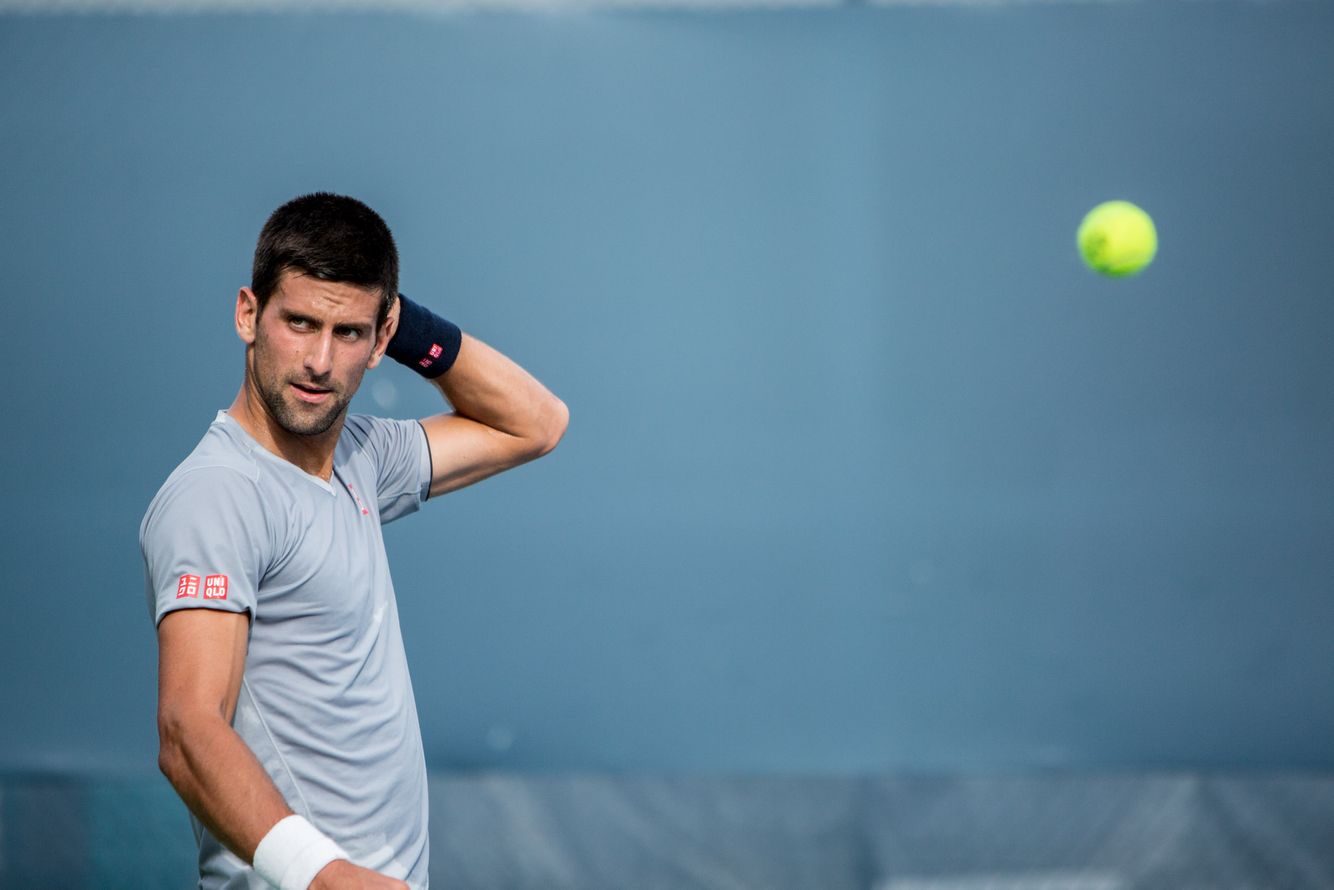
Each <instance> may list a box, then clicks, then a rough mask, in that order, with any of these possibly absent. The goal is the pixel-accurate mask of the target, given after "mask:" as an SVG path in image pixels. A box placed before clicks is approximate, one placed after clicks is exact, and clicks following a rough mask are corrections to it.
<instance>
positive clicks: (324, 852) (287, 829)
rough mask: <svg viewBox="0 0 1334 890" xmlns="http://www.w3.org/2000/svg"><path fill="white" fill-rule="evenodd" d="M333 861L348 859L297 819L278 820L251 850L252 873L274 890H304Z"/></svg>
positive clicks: (298, 817) (339, 850) (328, 840)
mask: <svg viewBox="0 0 1334 890" xmlns="http://www.w3.org/2000/svg"><path fill="white" fill-rule="evenodd" d="M335 859H349V857H348V855H347V853H346V852H345V851H344V850H343V848H342V847H340V846H338V845H337V844H336V843H334V842H333V840H331V839H330V838H329V837H328V836H326V835H325V834H323V833H322V832H321V831H320V830H319V829H318V828H316V827H315V826H314V825H311V824H310V822H308V821H306V819H304V818H303V817H301V816H297V815H292V816H286V817H284V818H282V819H279V820H278V822H277V823H275V824H274V826H273V827H272V828H270V829H269V832H268V834H266V835H264V838H263V839H262V840H261V841H260V842H259V846H257V847H256V848H255V856H254V862H253V865H254V867H255V871H256V873H258V874H259V876H260V877H261V878H263V879H264V880H266V881H268V882H269V883H270V884H272V885H273V886H274V887H276V888H277V890H307V888H308V887H309V886H310V884H311V882H312V881H314V880H315V875H317V874H319V872H320V870H321V869H322V868H324V867H325V866H326V865H328V864H329V863H330V862H333V861H334V860H335Z"/></svg>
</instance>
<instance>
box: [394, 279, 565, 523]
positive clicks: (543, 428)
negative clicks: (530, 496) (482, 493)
mask: <svg viewBox="0 0 1334 890" xmlns="http://www.w3.org/2000/svg"><path fill="white" fill-rule="evenodd" d="M391 319H392V323H391V326H390V330H391V332H392V333H393V336H394V337H395V339H394V340H393V341H392V342H391V344H390V347H389V355H390V356H391V357H392V358H394V359H396V360H398V361H400V362H402V363H403V364H405V365H407V366H408V367H412V368H414V369H416V370H418V372H419V373H422V374H423V376H426V377H428V378H429V379H430V380H431V381H432V382H433V383H434V384H435V385H436V387H437V388H438V389H439V390H440V392H441V393H442V394H443V395H444V397H445V398H446V399H447V400H448V401H449V403H450V405H452V406H453V407H454V412H453V413H451V414H437V415H435V416H433V417H428V418H426V419H424V420H422V422H421V423H422V428H423V429H425V430H426V439H427V442H428V443H429V444H430V449H431V470H432V472H431V496H432V497H434V496H436V495H440V494H444V493H445V492H447V491H454V490H455V489H458V488H463V487H464V486H466V485H471V484H472V483H474V482H478V481H480V480H482V479H485V478H486V477H488V476H493V475H495V474H496V473H499V472H502V471H503V470H508V469H510V468H511V467H516V466H518V465H519V464H522V463H525V462H527V461H530V460H534V459H536V458H539V457H541V456H542V455H544V454H546V453H548V452H549V451H551V449H553V448H555V447H556V444H557V443H558V442H559V441H560V440H561V437H562V436H564V435H565V429H566V427H567V426H568V425H569V418H570V414H569V410H568V409H567V408H566V407H565V403H564V402H562V401H561V400H560V399H558V398H556V396H554V395H552V394H551V392H550V391H549V390H548V389H547V388H546V387H545V386H543V385H542V384H541V383H540V382H538V381H537V379H536V378H534V377H533V376H532V375H531V374H529V373H528V372H527V371H525V370H524V369H523V368H521V367H519V365H517V364H516V363H515V362H513V361H512V360H510V359H509V358H507V357H506V356H504V355H502V354H501V353H500V352H498V351H497V350H495V349H492V348H491V347H490V346H488V345H486V344H485V343H483V342H482V341H481V340H478V339H477V338H475V337H472V336H469V335H468V334H463V333H461V332H460V331H459V330H458V328H456V327H454V326H453V325H451V324H450V323H449V322H446V321H444V320H443V319H441V318H439V317H438V316H435V315H434V314H433V313H431V312H430V311H429V310H426V309H424V308H423V307H421V306H418V305H417V304H415V303H412V302H411V301H409V300H407V299H406V298H405V297H402V296H401V295H400V297H399V299H398V300H397V301H395V305H394V310H393V312H392V313H391ZM441 366H444V367H446V368H447V370H446V371H445V372H444V373H440V372H439V369H440V367H441Z"/></svg>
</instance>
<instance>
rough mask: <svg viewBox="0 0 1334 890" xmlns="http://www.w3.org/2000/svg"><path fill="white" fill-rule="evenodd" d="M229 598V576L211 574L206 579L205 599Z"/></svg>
mask: <svg viewBox="0 0 1334 890" xmlns="http://www.w3.org/2000/svg"><path fill="white" fill-rule="evenodd" d="M226 598H227V576H226V575H209V576H208V577H207V578H205V579H204V599H206V600H225V599H226Z"/></svg>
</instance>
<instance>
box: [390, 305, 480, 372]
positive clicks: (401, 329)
mask: <svg viewBox="0 0 1334 890" xmlns="http://www.w3.org/2000/svg"><path fill="white" fill-rule="evenodd" d="M462 345H463V332H462V331H461V330H459V327H458V325H456V324H454V323H452V322H448V321H445V320H444V319H443V318H441V317H440V316H438V315H436V314H435V313H434V312H432V311H431V310H430V309H427V308H426V307H425V306H421V305H418V304H417V303H414V302H412V301H411V300H409V299H408V298H407V297H405V296H404V295H403V294H399V295H398V329H397V330H396V331H394V337H393V339H392V340H390V341H389V348H388V349H386V350H385V355H387V356H389V357H390V358H391V359H393V360H394V361H396V362H398V363H400V364H403V365H407V366H408V367H409V368H411V369H412V370H414V371H416V372H417V373H418V374H420V375H422V376H423V377H426V378H428V379H432V380H433V379H435V378H436V377H439V376H440V375H441V374H443V373H445V372H446V371H448V370H449V369H450V368H451V367H453V365H454V360H455V359H456V358H458V357H459V347H460V346H462Z"/></svg>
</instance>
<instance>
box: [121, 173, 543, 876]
mask: <svg viewBox="0 0 1334 890" xmlns="http://www.w3.org/2000/svg"><path fill="white" fill-rule="evenodd" d="M236 331H237V333H238V334H239V335H240V337H241V340H242V341H243V342H244V343H245V378H244V382H243V383H242V385H241V390H240V393H239V394H238V395H237V397H236V400H235V401H234V402H233V403H232V405H231V407H230V408H228V409H227V410H226V411H220V412H218V416H217V419H216V420H214V421H213V423H212V425H211V426H210V427H209V429H208V431H207V433H206V434H205V435H204V438H203V439H202V440H201V441H200V443H199V445H198V446H197V447H196V448H195V450H194V451H193V452H192V453H191V454H190V456H189V457H188V458H186V460H185V461H184V462H183V463H182V464H181V465H180V466H179V467H177V468H176V470H175V471H174V472H173V473H172V474H171V476H170V477H169V478H168V479H167V481H166V483H164V485H163V486H162V488H161V490H159V492H158V493H157V496H156V497H155V498H154V499H153V501H152V503H151V504H150V505H149V508H148V512H147V513H146V514H145V516H144V521H143V524H142V525H141V527H140V533H139V539H140V547H141V549H142V551H143V556H144V564H145V570H146V575H147V582H148V583H147V593H148V604H149V610H150V612H151V614H152V615H153V617H154V620H155V622H156V623H157V635H158V648H159V669H158V732H159V735H160V740H161V748H160V753H159V764H160V766H161V769H162V771H163V773H164V774H165V775H166V776H167V778H168V779H169V780H170V781H171V783H172V785H173V786H174V787H175V789H176V791H177V793H179V794H180V796H181V799H182V800H184V801H185V804H186V806H187V807H189V809H190V812H191V814H192V818H191V822H192V824H193V826H194V830H195V836H196V839H197V840H198V842H199V867H200V883H199V886H200V888H201V890H214V888H227V890H235V888H268V887H269V886H273V887H277V888H280V890H308V888H309V890H334V888H405V887H410V888H414V890H417V888H425V887H426V886H427V859H428V856H427V853H428V851H427V825H426V820H427V789H426V767H425V760H424V757H423V755H422V744H421V735H420V730H419V727H418V721H417V712H416V706H415V703H414V700H413V695H412V687H411V684H410V682H409V678H408V668H407V661H406V658H405V656H404V652H403V641H402V636H401V634H400V630H399V622H398V609H397V604H396V601H395V596H394V588H393V584H392V582H391V581H390V577H389V568H388V563H387V560H386V557H385V551H384V542H383V539H382V537H381V525H382V524H383V523H385V522H390V521H392V520H394V519H397V518H399V517H400V516H403V515H405V514H408V513H411V512H414V511H415V510H417V509H418V508H419V507H420V505H421V504H422V503H423V502H424V501H425V500H426V498H427V497H437V496H439V495H442V494H444V493H445V492H448V491H453V490H454V489H457V488H461V487H463V486H465V485H470V484H472V483H474V482H477V481H478V480H481V479H484V478H486V477H487V476H491V475H493V474H495V473H499V472H501V471H503V470H506V469H509V468H510V467H514V466H517V465H518V464H521V463H523V462H525V461H529V460H532V459H534V458H537V457H540V456H541V455H543V454H546V453H547V452H549V451H550V450H551V449H552V448H554V447H555V446H556V443H557V442H558V441H559V440H560V438H561V437H562V435H563V434H564V432H565V427H566V424H567V422H568V413H567V411H566V408H565V405H564V404H563V403H562V402H561V401H560V400H559V399H557V398H556V397H555V396H553V395H552V394H551V393H550V392H548V391H547V390H546V388H544V387H543V386H542V384H540V383H539V382H538V381H537V380H535V379H533V377H531V376H530V375H529V374H528V373H527V372H525V371H524V370H523V369H522V368H520V367H519V366H518V365H516V364H515V363H514V362H512V361H510V360H509V359H508V358H506V357H505V356H503V355H501V354H500V353H499V352H497V351H495V350H494V349H492V348H490V347H489V346H486V345H485V344H483V343H482V342H480V341H479V340H476V339H474V338H472V337H470V336H468V335H466V334H463V333H462V332H461V331H459V329H458V328H457V327H455V326H454V325H452V324H450V323H449V322H447V321H445V320H443V319H441V318H439V317H438V316H435V315H434V314H432V313H431V312H430V311H428V310H426V309H424V308H422V307H421V306H418V305H416V304H414V303H412V302H410V301H409V300H407V299H406V298H404V297H401V296H400V295H399V294H398V256H397V251H396V249H395V247H394V241H393V236H392V235H391V234H390V232H389V229H388V227H387V226H385V224H384V222H383V220H381V219H380V217H379V216H377V215H376V214H375V212H374V211H372V210H371V209H370V208H369V207H366V206H365V205H364V204H362V203H361V202H359V201H356V200H353V199H351V198H345V197H340V196H337V195H330V194H323V193H321V194H314V195H307V196H304V197H301V198H297V199H295V200H293V201H291V202H289V203H287V204H285V205H283V206H282V207H280V208H279V209H278V210H276V211H275V212H274V214H273V215H272V216H271V217H270V218H269V220H268V222H267V223H266V224H265V226H264V229H263V231H262V232H261V234H260V238H259V243H258V246H257V247H256V250H255V262H254V270H253V278H252V282H251V286H250V287H245V288H241V290H240V293H239V294H238V295H237V299H236ZM386 353H387V354H388V355H389V356H390V357H391V358H394V359H395V360H397V361H400V362H403V363H404V364H406V365H408V366H409V367H411V368H413V369H414V370H416V371H417V372H419V373H420V374H422V375H423V376H425V377H427V378H428V379H430V380H432V381H433V382H434V383H435V385H436V386H437V387H438V388H439V390H440V392H441V393H442V394H443V396H444V398H445V399H446V400H448V402H449V404H450V405H452V406H453V409H454V410H453V412H452V413H445V414H439V415H436V416H434V417H429V418H426V419H424V420H421V421H411V420H409V421H401V420H386V419H381V418H374V417H368V416H361V415H352V416H349V415H348V413H347V408H348V402H349V401H350V400H351V399H352V396H353V394H354V393H355V392H356V391H357V387H358V386H359V385H360V383H361V378H362V375H363V374H364V373H365V372H366V370H367V369H369V368H373V367H375V366H376V364H378V363H379V361H380V359H381V357H382V356H384V355H385V354H386ZM442 583H445V582H442Z"/></svg>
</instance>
